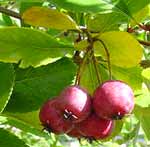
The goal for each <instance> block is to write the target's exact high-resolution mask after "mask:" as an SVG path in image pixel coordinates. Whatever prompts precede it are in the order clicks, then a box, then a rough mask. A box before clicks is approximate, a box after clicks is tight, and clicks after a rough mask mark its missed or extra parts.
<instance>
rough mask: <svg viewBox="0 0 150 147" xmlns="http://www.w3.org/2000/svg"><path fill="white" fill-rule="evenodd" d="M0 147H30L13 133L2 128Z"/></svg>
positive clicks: (0, 130)
mask: <svg viewBox="0 0 150 147" xmlns="http://www.w3.org/2000/svg"><path fill="white" fill-rule="evenodd" d="M0 146H1V147H17V146H19V147H29V146H27V145H26V144H25V143H24V142H23V141H22V140H19V138H18V137H16V136H14V135H13V134H12V133H10V132H8V131H5V130H4V129H1V128H0Z"/></svg>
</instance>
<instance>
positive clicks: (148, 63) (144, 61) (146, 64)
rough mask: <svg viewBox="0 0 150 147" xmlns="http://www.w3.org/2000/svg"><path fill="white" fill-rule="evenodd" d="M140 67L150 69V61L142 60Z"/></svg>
mask: <svg viewBox="0 0 150 147" xmlns="http://www.w3.org/2000/svg"><path fill="white" fill-rule="evenodd" d="M140 65H141V66H142V67H143V68H149V67H150V60H142V61H141V62H140Z"/></svg>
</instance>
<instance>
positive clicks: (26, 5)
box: [19, 0, 43, 14]
mask: <svg viewBox="0 0 150 147" xmlns="http://www.w3.org/2000/svg"><path fill="white" fill-rule="evenodd" d="M42 1H43V0H42ZM42 1H41V0H36V1H33V0H32V1H31V0H28V1H26V0H21V1H20V2H19V3H20V4H19V5H20V9H19V11H20V13H21V14H23V12H25V11H26V10H27V9H29V8H31V7H33V6H42V4H43V2H42Z"/></svg>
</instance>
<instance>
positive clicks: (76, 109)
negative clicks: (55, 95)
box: [58, 86, 91, 123]
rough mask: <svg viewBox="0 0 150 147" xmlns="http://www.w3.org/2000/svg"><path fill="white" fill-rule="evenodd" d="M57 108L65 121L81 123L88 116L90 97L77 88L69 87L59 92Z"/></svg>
mask: <svg viewBox="0 0 150 147" xmlns="http://www.w3.org/2000/svg"><path fill="white" fill-rule="evenodd" d="M58 108H59V109H60V110H61V111H62V112H63V113H64V117H65V118H66V119H68V120H71V121H72V122H74V123H77V122H81V121H82V120H84V119H86V118H87V117H88V115H89V114H90V111H91V97H90V96H89V95H88V94H87V92H86V91H85V90H84V89H82V88H80V87H79V86H69V87H67V88H65V89H64V90H63V91H62V92H61V94H60V96H59V105H58Z"/></svg>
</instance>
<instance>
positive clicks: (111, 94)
mask: <svg viewBox="0 0 150 147" xmlns="http://www.w3.org/2000/svg"><path fill="white" fill-rule="evenodd" d="M133 99H134V94H133V91H132V89H131V88H130V87H129V86H128V85H127V84H125V83H123V82H121V81H117V80H110V81H106V82H105V83H103V84H102V85H100V86H99V87H98V88H97V89H96V90H95V92H94V97H93V107H94V110H95V112H96V114H97V115H98V116H100V117H102V118H105V119H121V118H122V117H123V116H124V115H126V114H128V113H130V112H131V111H132V110H133V108H134V100H133Z"/></svg>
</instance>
